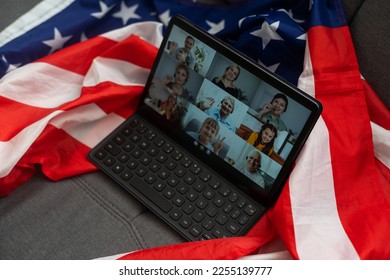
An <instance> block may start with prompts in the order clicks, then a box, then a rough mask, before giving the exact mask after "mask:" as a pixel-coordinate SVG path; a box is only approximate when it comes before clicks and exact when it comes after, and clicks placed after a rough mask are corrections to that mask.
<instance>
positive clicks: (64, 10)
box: [0, 0, 390, 259]
mask: <svg viewBox="0 0 390 280" xmlns="http://www.w3.org/2000/svg"><path fill="white" fill-rule="evenodd" d="M60 2H61V3H60ZM138 2H139V1H108V0H107V1H99V3H94V4H92V2H87V1H54V0H50V1H44V2H42V4H41V6H39V7H38V8H39V9H38V10H35V11H34V13H35V16H34V15H32V17H33V18H35V17H37V15H38V14H40V13H41V14H45V15H46V13H44V12H42V9H43V8H44V7H43V6H42V5H44V6H46V9H47V10H50V11H51V14H47V15H46V16H45V17H44V18H43V19H42V20H41V22H39V23H37V22H36V21H35V20H31V18H29V19H26V20H27V21H29V22H31V23H34V24H32V25H31V26H29V27H28V28H27V29H28V30H24V31H23V32H22V33H21V34H19V35H20V36H19V35H18V36H14V35H12V33H13V32H11V31H12V28H13V27H12V28H10V29H7V30H6V31H5V33H3V34H2V35H1V36H0V55H1V60H0V61H1V63H0V67H1V68H0V69H1V70H0V71H2V72H1V75H4V76H3V78H2V79H1V80H0V123H1V125H2V130H1V132H0V195H1V196H5V195H8V194H9V193H11V192H12V190H14V189H15V188H17V187H18V186H19V185H20V184H21V183H23V182H26V181H27V180H28V179H29V178H30V177H31V176H32V175H33V174H34V172H35V168H36V165H37V164H38V165H41V166H42V171H43V173H44V174H45V175H46V176H47V177H48V178H50V179H53V180H60V179H62V178H65V177H69V176H74V175H77V174H81V173H85V172H90V171H93V170H96V168H95V167H94V166H93V165H92V164H90V163H89V162H88V161H87V159H86V154H87V153H88V151H89V150H90V149H91V147H93V146H94V145H95V144H97V143H98V142H99V141H100V140H101V139H102V138H103V137H104V136H105V135H107V134H108V133H109V132H110V131H111V130H112V129H114V128H115V127H116V126H117V125H118V124H119V123H121V122H122V121H123V120H124V119H125V118H126V117H128V116H130V115H131V114H132V113H133V112H134V111H135V109H136V106H137V102H138V99H139V96H140V94H141V93H142V89H143V85H144V83H145V81H146V77H147V75H148V71H149V69H150V68H151V66H152V63H153V60H154V57H155V55H156V51H157V48H156V47H157V46H158V45H159V43H160V42H161V39H162V37H161V36H162V34H163V30H164V26H165V25H164V24H166V23H167V21H168V20H169V17H170V16H171V15H173V14H176V13H180V14H183V15H184V16H187V17H188V18H189V19H191V20H193V21H194V22H195V23H198V24H199V25H200V26H202V27H204V28H205V29H206V30H208V31H209V32H210V33H213V34H216V35H217V36H219V37H220V38H222V39H223V40H225V41H227V42H228V43H230V44H232V45H233V46H235V47H236V48H238V49H240V50H242V51H243V52H245V53H246V54H248V55H250V56H251V57H252V58H253V59H255V60H257V61H259V63H261V64H263V65H264V66H266V67H269V69H271V70H272V71H274V72H276V73H277V74H279V75H281V76H283V77H284V78H285V79H287V80H289V81H290V82H292V83H295V84H297V85H298V86H299V87H300V88H301V89H303V90H304V91H306V92H307V93H309V94H311V95H313V96H315V97H316V98H317V99H319V100H320V101H321V102H322V104H323V106H324V111H323V115H322V118H321V119H320V121H319V122H318V124H317V126H316V127H315V129H314V131H313V134H312V135H311V136H310V138H309V140H308V142H307V144H306V145H305V147H304V149H303V151H302V154H301V155H300V157H299V159H298V161H297V163H296V166H295V168H294V171H293V173H292V174H291V176H290V178H289V180H288V182H287V183H286V186H285V188H284V190H283V192H282V194H281V197H280V198H279V200H278V201H277V203H276V205H275V206H274V207H273V208H272V209H271V210H270V211H269V212H268V213H267V215H266V216H265V217H263V218H262V219H261V220H260V221H259V223H258V224H257V225H256V226H255V227H254V228H253V230H252V231H251V232H249V234H248V235H247V236H245V237H239V238H231V239H218V240H211V241H204V242H189V243H184V244H177V245H174V246H167V247H162V248H153V249H149V250H143V251H139V252H133V253H129V254H126V255H124V256H121V258H125V259H140V258H141V259H236V258H240V257H245V256H247V255H250V254H254V253H256V252H257V251H258V250H259V249H260V248H261V247H262V246H263V245H264V244H266V243H267V242H269V241H270V240H273V239H275V238H276V236H279V237H280V238H281V240H282V241H283V243H284V245H285V246H286V248H287V249H288V251H289V253H290V254H291V255H292V257H294V258H297V259H388V258H389V257H390V245H389V244H388V242H387V240H388V238H389V237H390V184H389V182H390V172H389V168H390V155H389V151H390V149H389V147H390V143H389V140H388V139H390V137H389V131H388V129H389V124H390V121H389V120H390V114H389V112H388V110H387V109H386V108H385V107H384V105H383V104H381V103H380V102H379V101H378V99H376V98H375V94H374V93H373V92H372V90H371V89H370V88H369V86H368V85H367V84H366V83H365V81H364V80H362V78H361V76H360V73H359V69H358V65H357V61H356V57H355V54H354V50H353V45H352V41H351V38H350V35H349V31H348V27H347V26H346V23H345V20H344V19H343V11H342V8H341V3H340V1H337V0H326V1H323V0H322V1H320V0H314V1H311V0H299V1H298V0H297V1H291V0H289V1H287V0H286V1H275V0H268V1H261V3H259V2H260V1H244V4H240V6H239V7H240V9H237V6H234V5H233V6H225V5H220V6H209V5H204V4H198V3H196V2H189V1H188V2H183V1H142V3H138ZM48 7H50V8H48ZM53 7H54V8H53ZM195 9H196V13H195V12H193V11H194V10H195ZM43 10H44V9H43ZM76 11H78V12H77V13H76ZM232 11H234V12H232ZM35 19H36V18H35ZM119 25H126V27H123V28H119V29H116V28H118V27H119ZM10 30H11V31H10ZM109 30H113V31H109ZM106 31H109V32H106ZM103 32H104V33H103ZM102 33H103V34H102ZM50 36H52V38H50ZM86 38H90V39H86ZM80 41H81V42H80ZM63 47H65V48H63ZM62 48H63V49H62ZM59 49H62V50H59ZM21 65H23V66H22V67H20V66H21Z"/></svg>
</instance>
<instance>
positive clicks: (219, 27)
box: [206, 20, 225, 34]
mask: <svg viewBox="0 0 390 280" xmlns="http://www.w3.org/2000/svg"><path fill="white" fill-rule="evenodd" d="M206 23H207V24H208V25H209V26H210V27H211V28H210V29H209V30H208V32H209V33H210V34H217V33H218V32H220V31H222V30H223V29H225V20H221V21H220V22H219V23H214V22H211V21H209V20H206Z"/></svg>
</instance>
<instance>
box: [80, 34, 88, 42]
mask: <svg viewBox="0 0 390 280" xmlns="http://www.w3.org/2000/svg"><path fill="white" fill-rule="evenodd" d="M88 39H89V38H88V37H87V35H85V33H84V32H83V33H82V34H81V36H80V42H84V41H87V40H88Z"/></svg>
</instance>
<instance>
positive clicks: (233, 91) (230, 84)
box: [212, 64, 242, 100]
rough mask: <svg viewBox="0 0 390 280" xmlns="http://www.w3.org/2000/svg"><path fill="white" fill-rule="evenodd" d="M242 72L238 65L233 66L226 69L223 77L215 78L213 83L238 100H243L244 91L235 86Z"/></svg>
mask: <svg viewBox="0 0 390 280" xmlns="http://www.w3.org/2000/svg"><path fill="white" fill-rule="evenodd" d="M240 71H241V70H240V67H238V65H236V64H232V65H230V66H229V67H227V68H226V69H225V72H224V73H223V75H222V76H221V77H215V78H214V79H213V80H212V82H213V83H214V84H216V85H217V86H219V87H220V88H222V89H223V90H225V91H226V92H227V93H229V94H230V95H232V96H234V97H235V98H237V99H238V100H241V98H242V91H241V89H239V88H238V87H237V86H236V85H235V84H234V82H235V81H236V80H237V79H238V77H239V75H240Z"/></svg>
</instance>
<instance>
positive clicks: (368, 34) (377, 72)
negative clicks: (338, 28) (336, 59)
mask: <svg viewBox="0 0 390 280" xmlns="http://www.w3.org/2000/svg"><path fill="white" fill-rule="evenodd" d="M344 2H345V3H346V6H345V7H346V10H348V11H350V10H349V8H351V7H352V8H357V11H356V12H355V13H354V14H352V15H353V17H351V18H350V23H349V26H350V30H351V35H352V40H353V43H354V46H355V51H356V56H357V58H358V61H359V66H360V72H361V73H362V75H363V77H364V78H365V79H366V80H367V81H368V82H369V84H370V85H371V87H372V88H373V89H374V91H375V92H376V93H377V94H378V95H379V97H380V98H381V100H382V101H383V102H384V103H385V105H386V106H387V108H390V79H389V78H388V77H389V69H390V37H389V35H388V34H389V33H390V20H389V14H390V1H388V0H370V1H368V0H366V1H362V0H344ZM359 4H360V5H359Z"/></svg>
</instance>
